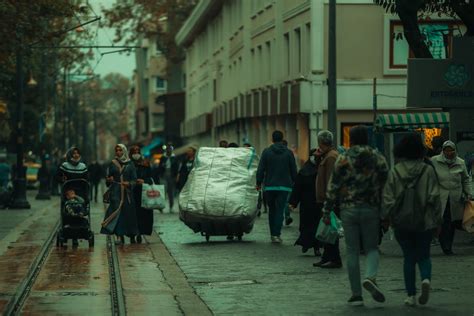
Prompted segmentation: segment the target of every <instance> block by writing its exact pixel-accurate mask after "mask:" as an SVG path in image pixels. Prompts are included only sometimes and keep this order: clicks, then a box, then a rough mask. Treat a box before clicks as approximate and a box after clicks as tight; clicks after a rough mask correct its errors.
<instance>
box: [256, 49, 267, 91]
mask: <svg viewBox="0 0 474 316" xmlns="http://www.w3.org/2000/svg"><path fill="white" fill-rule="evenodd" d="M257 52H258V54H257V65H256V68H255V70H256V71H257V73H256V77H257V78H258V79H257V80H258V81H257V84H258V85H261V84H262V81H263V79H264V77H263V76H262V74H263V69H262V68H263V65H264V64H265V60H264V59H263V54H262V46H261V45H260V46H258V47H257Z"/></svg>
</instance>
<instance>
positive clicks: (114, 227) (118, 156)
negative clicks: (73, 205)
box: [100, 144, 138, 244]
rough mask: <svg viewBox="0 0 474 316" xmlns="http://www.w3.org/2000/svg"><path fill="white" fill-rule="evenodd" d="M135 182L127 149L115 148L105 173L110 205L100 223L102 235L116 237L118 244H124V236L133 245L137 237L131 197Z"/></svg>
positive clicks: (123, 147)
mask: <svg viewBox="0 0 474 316" xmlns="http://www.w3.org/2000/svg"><path fill="white" fill-rule="evenodd" d="M136 181H137V173H136V170H135V165H134V164H133V163H132V162H131V161H130V158H129V157H128V151H127V147H125V145H123V144H118V145H117V146H115V158H114V159H112V163H111V164H110V166H109V168H108V171H107V178H106V185H107V186H108V187H109V188H108V190H110V204H109V207H108V208H107V212H106V214H105V218H104V221H103V222H102V229H101V231H100V232H101V233H102V234H107V235H116V236H118V237H119V239H120V243H121V244H124V243H125V238H124V236H128V237H130V242H131V243H132V244H133V243H135V236H136V235H138V226H137V215H136V212H135V202H134V197H133V186H134V185H135V184H136Z"/></svg>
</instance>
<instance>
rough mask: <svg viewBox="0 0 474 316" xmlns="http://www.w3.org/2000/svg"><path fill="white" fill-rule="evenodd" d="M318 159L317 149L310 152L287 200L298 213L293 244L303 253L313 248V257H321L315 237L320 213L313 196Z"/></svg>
mask: <svg viewBox="0 0 474 316" xmlns="http://www.w3.org/2000/svg"><path fill="white" fill-rule="evenodd" d="M320 158H321V157H320V155H318V151H317V149H313V150H311V153H310V156H309V159H308V161H306V162H305V164H304V165H303V167H302V168H301V169H300V171H299V172H298V175H297V176H296V180H295V185H294V187H293V191H292V192H291V195H290V200H289V206H290V208H291V209H295V208H296V207H297V206H298V205H299V211H300V226H299V231H300V235H299V237H298V239H297V240H296V242H295V246H296V245H299V246H301V250H302V252H303V253H306V252H307V251H308V250H309V249H311V248H313V250H314V255H315V256H320V255H321V253H320V252H319V248H320V243H319V241H318V240H317V239H316V237H315V236H316V228H317V227H318V223H319V220H320V219H321V213H318V209H317V208H316V196H315V194H314V192H315V190H316V188H315V185H316V176H317V174H318V166H319V163H320V162H321V159H320Z"/></svg>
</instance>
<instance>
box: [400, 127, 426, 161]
mask: <svg viewBox="0 0 474 316" xmlns="http://www.w3.org/2000/svg"><path fill="white" fill-rule="evenodd" d="M425 154H426V147H425V145H424V144H423V140H422V139H421V135H420V134H418V133H410V134H407V135H405V136H404V137H403V138H402V139H401V140H400V142H399V143H398V144H396V145H395V148H394V149H393V155H394V156H395V158H398V159H409V160H416V159H423V158H424V157H425Z"/></svg>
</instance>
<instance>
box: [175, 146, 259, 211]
mask: <svg viewBox="0 0 474 316" xmlns="http://www.w3.org/2000/svg"><path fill="white" fill-rule="evenodd" d="M257 167H258V157H257V155H256V154H255V150H254V149H253V148H211V147H201V148H200V149H199V152H198V154H197V158H196V162H195V165H194V168H193V169H192V171H191V173H190V175H189V177H188V180H187V182H186V184H185V186H184V188H183V190H182V191H181V194H180V196H179V207H180V211H181V213H187V212H189V213H193V214H196V215H197V214H199V215H203V216H210V217H238V216H250V217H254V216H255V215H256V213H257V199H258V192H257V190H256V189H255V184H256V174H257Z"/></svg>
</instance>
